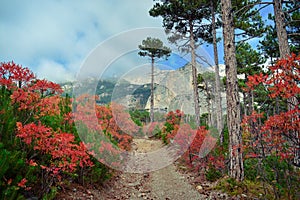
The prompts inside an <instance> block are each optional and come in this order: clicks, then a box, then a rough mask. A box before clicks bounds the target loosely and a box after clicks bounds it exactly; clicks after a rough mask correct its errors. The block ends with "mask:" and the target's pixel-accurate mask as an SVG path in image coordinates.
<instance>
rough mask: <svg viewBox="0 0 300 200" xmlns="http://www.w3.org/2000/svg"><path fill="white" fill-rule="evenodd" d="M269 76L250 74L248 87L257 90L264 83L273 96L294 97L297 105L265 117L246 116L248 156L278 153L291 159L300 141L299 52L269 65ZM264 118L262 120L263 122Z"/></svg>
mask: <svg viewBox="0 0 300 200" xmlns="http://www.w3.org/2000/svg"><path fill="white" fill-rule="evenodd" d="M270 70H271V73H270V74H269V75H265V76H263V75H261V74H260V75H254V76H250V77H249V81H248V83H247V86H248V88H246V89H247V90H254V88H255V86H257V85H259V84H261V85H263V86H264V87H266V88H267V90H268V91H269V97H270V98H271V99H275V98H282V99H283V100H287V99H290V98H295V99H296V100H295V101H294V102H295V103H296V105H293V107H292V109H289V110H288V111H283V112H281V113H278V114H274V115H273V116H270V117H268V118H267V119H264V114H263V113H256V112H255V111H254V112H253V113H252V114H251V115H250V116H245V117H244V118H243V121H242V127H243V134H244V137H245V139H244V141H245V149H247V150H246V153H247V155H246V158H247V157H248V158H249V157H252V158H253V157H258V156H260V155H262V154H263V155H271V154H272V155H276V156H279V157H280V158H281V159H292V158H293V157H294V153H295V150H296V151H297V146H299V141H300V135H299V130H300V118H299V116H300V110H299V99H297V98H299V95H300V86H299V81H300V55H299V56H296V55H295V54H292V55H291V56H289V57H287V58H286V59H280V60H279V61H278V62H277V63H276V64H275V65H274V66H271V67H270ZM261 121H262V122H261Z"/></svg>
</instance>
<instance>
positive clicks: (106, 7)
mask: <svg viewBox="0 0 300 200" xmlns="http://www.w3.org/2000/svg"><path fill="white" fill-rule="evenodd" d="M152 4H153V1H152V0H147V1H145V0H144V1H141V0H126V1H124V0H111V1H108V0H89V1H81V0H74V1H70V0H48V1H39V0H31V1H30V0H28V1H18V0H2V1H1V2H0V61H10V60H14V61H15V62H17V63H18V64H22V65H25V66H28V67H29V68H31V69H33V71H34V72H35V73H37V72H38V73H40V74H41V76H45V77H49V78H52V80H62V79H63V78H64V74H65V73H66V74H69V73H68V72H70V73H72V74H75V73H76V72H77V70H78V69H79V67H80V66H77V65H80V64H81V63H82V62H83V60H84V58H85V57H86V56H87V55H88V53H89V52H90V51H91V50H92V49H94V48H95V47H96V46H97V45H98V44H99V43H100V42H102V41H104V40H105V39H107V38H109V37H111V36H113V35H115V34H118V33H120V32H122V31H126V30H129V29H133V28H142V27H161V20H160V19H158V18H152V17H150V16H149V14H148V10H149V9H150V8H151V7H152ZM50 64H51V65H52V64H53V65H54V66H52V67H51V65H50ZM46 67H49V68H50V69H49V70H48V69H47V68H46ZM51 68H52V69H56V70H57V71H59V72H62V73H61V74H57V77H59V78H55V77H54V76H53V75H52V73H53V71H52V70H51ZM63 70H65V71H63ZM47 73H49V74H48V75H47ZM68 76H69V75H66V77H65V78H66V79H67V78H69V77H68Z"/></svg>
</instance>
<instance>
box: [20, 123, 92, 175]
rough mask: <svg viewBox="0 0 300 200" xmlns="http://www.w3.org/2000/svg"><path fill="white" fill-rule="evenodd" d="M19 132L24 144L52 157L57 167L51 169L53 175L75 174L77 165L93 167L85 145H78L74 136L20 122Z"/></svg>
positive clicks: (38, 125)
mask: <svg viewBox="0 0 300 200" xmlns="http://www.w3.org/2000/svg"><path fill="white" fill-rule="evenodd" d="M17 131H18V132H17V137H19V138H21V139H22V141H23V142H24V143H26V144H27V145H32V146H33V147H34V150H38V151H40V152H41V153H44V154H49V155H51V157H52V161H53V162H54V163H56V165H55V167H51V168H49V169H51V170H52V172H53V174H57V173H58V172H59V171H70V172H73V171H74V170H75V169H76V166H77V165H79V166H80V167H83V166H93V163H92V162H91V160H90V156H89V154H88V152H87V150H86V148H85V146H84V144H83V143H82V142H80V143H79V144H77V143H76V142H75V136H74V135H73V134H70V133H62V132H54V131H53V130H52V129H51V128H49V127H46V126H44V125H42V124H41V122H39V123H38V124H35V123H30V124H26V125H22V123H20V122H18V123H17ZM53 170H54V171H53Z"/></svg>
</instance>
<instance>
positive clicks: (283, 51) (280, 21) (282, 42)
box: [274, 0, 290, 58]
mask: <svg viewBox="0 0 300 200" xmlns="http://www.w3.org/2000/svg"><path fill="white" fill-rule="evenodd" d="M274 15H275V24H276V30H277V37H278V44H279V53H280V57H281V58H285V57H286V56H287V55H290V47H289V43H288V36H287V32H286V29H285V20H284V13H283V11H282V5H281V0H274Z"/></svg>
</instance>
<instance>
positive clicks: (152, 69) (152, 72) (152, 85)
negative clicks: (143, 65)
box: [150, 57, 154, 122]
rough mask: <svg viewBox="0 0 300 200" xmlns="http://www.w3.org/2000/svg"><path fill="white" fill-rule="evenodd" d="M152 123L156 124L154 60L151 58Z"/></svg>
mask: <svg viewBox="0 0 300 200" xmlns="http://www.w3.org/2000/svg"><path fill="white" fill-rule="evenodd" d="M150 92H151V97H150V122H154V58H153V57H152V58H151V91H150Z"/></svg>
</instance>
